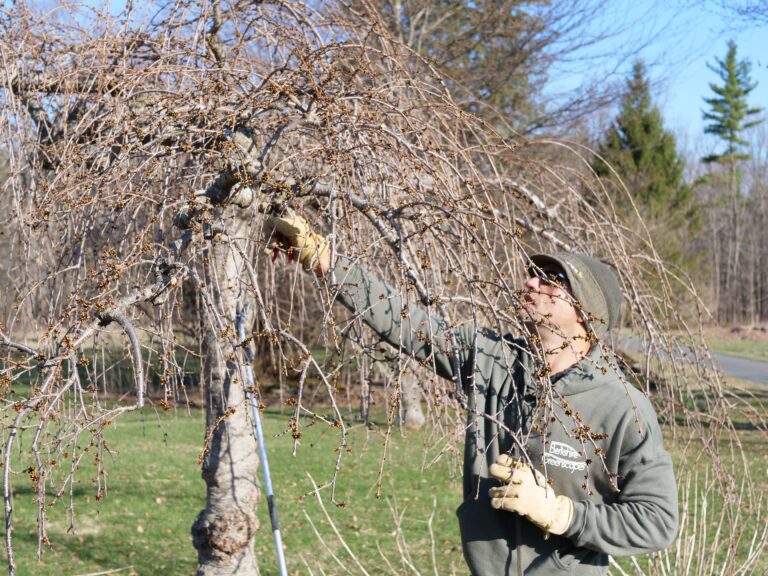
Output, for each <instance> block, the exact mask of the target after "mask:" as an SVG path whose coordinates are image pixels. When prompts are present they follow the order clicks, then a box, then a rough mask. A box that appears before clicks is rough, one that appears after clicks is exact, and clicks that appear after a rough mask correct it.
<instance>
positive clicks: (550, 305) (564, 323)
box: [522, 265, 582, 336]
mask: <svg viewBox="0 0 768 576" xmlns="http://www.w3.org/2000/svg"><path fill="white" fill-rule="evenodd" d="M525 287H526V291H525V293H524V294H523V314H522V319H523V321H524V322H526V323H535V324H536V325H537V326H538V328H539V330H541V329H548V330H550V331H552V332H557V333H562V334H564V335H567V336H568V335H572V334H573V330H574V329H580V328H581V325H582V322H581V317H580V316H579V312H578V311H577V309H576V306H575V303H574V299H573V295H572V294H571V287H570V284H569V283H568V278H567V277H566V275H565V274H564V273H563V271H562V269H560V268H559V267H556V266H553V265H545V266H543V267H542V268H541V272H540V273H537V274H536V275H533V276H531V277H530V278H529V279H528V280H527V281H526V282H525Z"/></svg>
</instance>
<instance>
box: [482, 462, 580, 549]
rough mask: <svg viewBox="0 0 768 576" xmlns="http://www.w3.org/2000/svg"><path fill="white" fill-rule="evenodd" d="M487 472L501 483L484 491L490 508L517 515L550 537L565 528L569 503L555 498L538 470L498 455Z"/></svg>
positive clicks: (570, 504)
mask: <svg viewBox="0 0 768 576" xmlns="http://www.w3.org/2000/svg"><path fill="white" fill-rule="evenodd" d="M490 473H491V476H493V477H494V478H496V479H497V480H501V481H502V482H504V483H505V485H504V486H498V487H496V488H491V489H490V490H489V491H488V495H489V496H490V497H491V506H493V507H494V508H496V509H497V510H498V509H502V510H507V511H508V512H517V513H518V514H521V515H522V516H525V517H526V518H528V520H530V521H531V522H533V523H534V524H536V526H538V527H539V528H541V529H542V530H544V532H547V533H550V534H558V535H559V534H562V533H563V532H565V531H566V530H567V529H568V526H570V524H571V519H572V518H573V500H571V499H570V498H568V497H567V496H557V495H556V494H555V491H554V490H552V488H550V487H549V485H548V484H547V481H546V479H545V478H544V475H543V474H541V473H540V472H539V471H538V470H532V469H531V468H530V467H529V466H528V465H527V464H524V463H523V462H520V461H519V460H515V459H513V458H510V457H509V456H507V455H506V454H502V455H501V456H499V457H498V458H497V459H496V462H495V463H493V464H492V465H491V468H490Z"/></svg>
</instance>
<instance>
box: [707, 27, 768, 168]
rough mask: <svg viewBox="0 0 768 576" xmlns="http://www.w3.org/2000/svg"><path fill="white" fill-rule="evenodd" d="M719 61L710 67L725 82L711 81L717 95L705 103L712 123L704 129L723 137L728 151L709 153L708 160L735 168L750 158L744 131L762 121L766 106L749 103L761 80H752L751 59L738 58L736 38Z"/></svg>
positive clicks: (708, 132)
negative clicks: (758, 117) (757, 117)
mask: <svg viewBox="0 0 768 576" xmlns="http://www.w3.org/2000/svg"><path fill="white" fill-rule="evenodd" d="M715 61H716V65H714V66H713V65H709V69H710V70H712V71H713V72H715V73H716V74H717V75H718V77H719V78H720V80H721V81H722V84H720V85H718V84H715V83H714V82H710V84H709V87H710V89H711V90H712V91H713V92H714V93H715V96H714V97H712V98H704V102H706V103H707V104H708V105H709V111H705V112H704V120H706V121H708V122H709V123H708V124H707V125H706V126H705V128H704V132H706V133H707V134H714V135H715V136H717V137H718V138H720V140H722V141H723V142H724V143H725V151H724V152H722V153H720V154H712V155H710V156H707V157H706V158H704V162H708V163H711V162H716V163H718V164H727V165H729V166H731V167H735V165H736V163H737V162H738V161H739V160H745V159H748V158H749V155H748V154H746V153H745V152H744V151H743V150H744V148H745V147H746V145H747V141H746V140H744V138H743V137H742V134H743V132H744V131H745V130H747V129H748V128H751V127H752V126H756V125H757V124H759V123H760V122H762V120H761V119H756V118H755V116H756V115H758V114H760V112H762V108H750V106H749V104H748V103H747V97H748V96H749V94H750V92H752V90H754V89H755V87H756V86H757V83H756V82H752V80H751V78H750V72H751V70H752V64H751V63H750V62H749V60H738V59H737V57H736V43H735V42H733V40H731V41H730V42H728V52H727V53H726V55H725V59H724V60H721V59H719V58H715Z"/></svg>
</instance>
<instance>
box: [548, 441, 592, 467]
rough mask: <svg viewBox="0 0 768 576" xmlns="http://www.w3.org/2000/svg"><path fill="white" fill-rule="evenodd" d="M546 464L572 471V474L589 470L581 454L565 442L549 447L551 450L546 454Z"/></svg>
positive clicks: (552, 444)
mask: <svg viewBox="0 0 768 576" xmlns="http://www.w3.org/2000/svg"><path fill="white" fill-rule="evenodd" d="M544 464H546V465H547V466H557V467H558V468H564V469H565V470H570V472H571V474H573V473H574V472H575V471H576V470H586V469H587V463H586V462H584V461H583V460H582V459H581V456H580V455H579V453H578V452H577V451H576V450H574V449H573V448H572V447H571V446H569V445H568V444H564V443H563V442H552V443H551V444H550V445H549V450H548V451H545V452H544Z"/></svg>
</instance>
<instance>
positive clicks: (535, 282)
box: [525, 276, 541, 290]
mask: <svg viewBox="0 0 768 576" xmlns="http://www.w3.org/2000/svg"><path fill="white" fill-rule="evenodd" d="M540 284H541V278H537V277H536V276H532V277H531V278H528V280H526V281H525V287H526V288H529V289H531V290H538V289H539V285H540Z"/></svg>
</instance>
